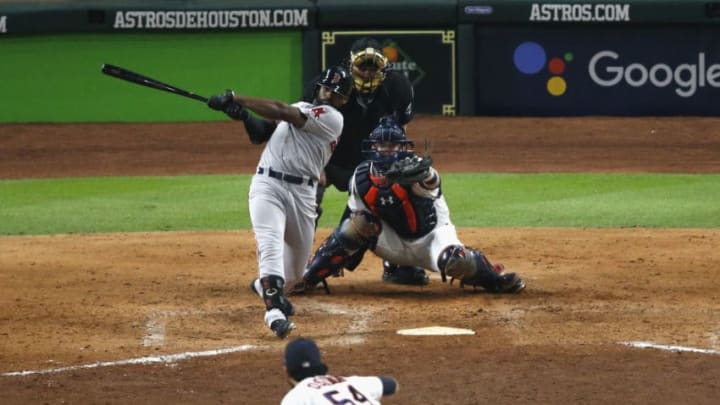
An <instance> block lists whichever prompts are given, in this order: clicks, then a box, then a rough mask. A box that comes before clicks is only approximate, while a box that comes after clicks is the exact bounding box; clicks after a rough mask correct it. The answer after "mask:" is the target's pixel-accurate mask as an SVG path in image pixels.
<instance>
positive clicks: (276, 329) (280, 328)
mask: <svg viewBox="0 0 720 405" xmlns="http://www.w3.org/2000/svg"><path fill="white" fill-rule="evenodd" d="M270 329H271V330H272V331H273V333H274V334H275V336H277V337H279V338H280V339H285V338H286V337H288V335H289V334H290V332H292V330H293V329H295V324H294V323H292V322H290V321H289V320H287V319H276V320H275V321H273V323H272V324H271V325H270Z"/></svg>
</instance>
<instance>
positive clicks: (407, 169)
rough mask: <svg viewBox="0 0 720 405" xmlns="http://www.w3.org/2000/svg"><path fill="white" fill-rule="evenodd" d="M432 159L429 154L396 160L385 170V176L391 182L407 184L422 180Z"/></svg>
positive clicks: (428, 172) (428, 171) (426, 174)
mask: <svg viewBox="0 0 720 405" xmlns="http://www.w3.org/2000/svg"><path fill="white" fill-rule="evenodd" d="M430 166H432V159H431V158H430V156H428V157H422V156H413V157H406V158H405V159H401V160H397V161H395V162H393V163H392V165H390V168H389V169H388V170H387V171H386V172H385V177H386V178H387V179H388V181H389V182H391V183H398V184H400V185H403V186H409V185H412V184H415V183H417V182H420V181H423V180H424V179H425V178H426V177H427V176H428V175H429V174H430Z"/></svg>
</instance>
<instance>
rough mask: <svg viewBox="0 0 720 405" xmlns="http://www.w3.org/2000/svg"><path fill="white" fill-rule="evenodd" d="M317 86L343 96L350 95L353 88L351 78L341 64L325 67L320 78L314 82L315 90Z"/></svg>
mask: <svg viewBox="0 0 720 405" xmlns="http://www.w3.org/2000/svg"><path fill="white" fill-rule="evenodd" d="M319 86H324V87H327V88H328V89H330V90H332V92H333V93H337V94H339V95H341V96H344V97H350V94H351V93H352V89H353V84H352V79H351V78H350V75H349V74H348V72H347V70H345V69H344V68H343V67H342V66H331V67H329V68H327V69H325V71H324V72H323V74H322V76H321V77H320V80H318V82H317V83H315V91H316V92H317V88H318V87H319Z"/></svg>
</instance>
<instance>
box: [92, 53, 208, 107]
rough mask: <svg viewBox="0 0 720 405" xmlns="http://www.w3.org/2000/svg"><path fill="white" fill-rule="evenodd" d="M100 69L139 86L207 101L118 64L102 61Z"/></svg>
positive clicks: (204, 98)
mask: <svg viewBox="0 0 720 405" xmlns="http://www.w3.org/2000/svg"><path fill="white" fill-rule="evenodd" d="M101 71H102V72H103V73H105V74H106V75H108V76H112V77H114V78H117V79H120V80H125V81H128V82H131V83H135V84H139V85H141V86H146V87H150V88H152V89H156V90H163V91H167V92H170V93H173V94H177V95H179V96H183V97H188V98H191V99H193V100H200V101H202V102H204V103H207V101H208V99H207V98H206V97H203V96H201V95H198V94H195V93H193V92H191V91H187V90H183V89H181V88H178V87H175V86H173V85H170V84H167V83H163V82H161V81H159V80H155V79H152V78H150V77H147V76H145V75H141V74H140V73H135V72H131V71H129V70H127V69H125V68H121V67H119V66H113V65H110V64H107V63H104V64H103V65H102V68H101Z"/></svg>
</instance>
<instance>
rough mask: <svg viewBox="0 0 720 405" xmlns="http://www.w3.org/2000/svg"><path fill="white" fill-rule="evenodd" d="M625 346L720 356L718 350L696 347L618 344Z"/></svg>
mask: <svg viewBox="0 0 720 405" xmlns="http://www.w3.org/2000/svg"><path fill="white" fill-rule="evenodd" d="M620 344H623V345H625V346H632V347H637V348H640V349H659V350H669V351H672V352H691V353H702V354H720V351H718V350H711V349H698V348H696V347H685V346H673V345H659V344H657V343H653V342H620Z"/></svg>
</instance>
